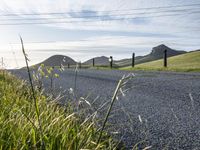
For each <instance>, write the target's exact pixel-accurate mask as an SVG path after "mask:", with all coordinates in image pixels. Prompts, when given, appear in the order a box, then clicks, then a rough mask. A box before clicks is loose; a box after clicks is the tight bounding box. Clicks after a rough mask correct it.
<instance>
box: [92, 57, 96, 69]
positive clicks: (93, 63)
mask: <svg viewBox="0 0 200 150" xmlns="http://www.w3.org/2000/svg"><path fill="white" fill-rule="evenodd" d="M94 65H95V62H94V58H93V59H92V66H93V67H94Z"/></svg>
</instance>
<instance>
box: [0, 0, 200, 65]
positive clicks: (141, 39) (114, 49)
mask: <svg viewBox="0 0 200 150" xmlns="http://www.w3.org/2000/svg"><path fill="white" fill-rule="evenodd" d="M194 4H196V5H194ZM24 23H28V24H24ZM41 23H42V24H41ZM199 23H200V0H190V1H186V0H167V1H166V0H148V1H147V0H101V1H98V0H42V1H41V0H34V1H33V0H15V1H13V0H0V44H1V46H0V52H1V53H0V56H1V57H4V60H5V64H6V67H7V68H17V67H22V66H24V65H25V64H24V60H23V56H22V52H21V47H20V40H19V34H20V35H21V36H22V38H23V39H24V42H25V48H26V50H27V53H28V55H29V58H30V60H31V62H30V63H31V64H35V63H38V62H40V61H42V60H44V59H46V58H48V57H49V56H51V55H54V54H63V55H67V56H70V57H72V58H74V59H75V60H77V61H85V60H87V59H89V58H91V57H94V56H101V55H105V56H110V55H112V56H113V57H114V58H115V59H123V58H127V57H130V56H131V54H132V52H135V53H136V55H145V54H147V53H149V52H150V51H151V49H152V47H154V46H157V45H159V44H166V45H167V46H170V47H171V48H174V49H178V50H187V51H189V50H196V49H199V48H200V40H199V39H200V26H199ZM16 24H21V25H16Z"/></svg>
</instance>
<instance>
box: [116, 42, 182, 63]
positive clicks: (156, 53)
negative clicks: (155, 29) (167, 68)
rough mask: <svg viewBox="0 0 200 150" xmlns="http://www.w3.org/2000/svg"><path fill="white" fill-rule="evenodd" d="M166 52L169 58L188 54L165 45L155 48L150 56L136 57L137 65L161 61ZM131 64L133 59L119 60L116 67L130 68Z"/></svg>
mask: <svg viewBox="0 0 200 150" xmlns="http://www.w3.org/2000/svg"><path fill="white" fill-rule="evenodd" d="M164 50H167V55H168V57H172V56H177V55H181V54H184V53H186V52H185V51H180V50H174V49H171V48H169V47H167V46H166V45H164V44H161V45H158V46H156V47H153V48H152V50H151V52H150V53H149V54H148V55H145V56H137V57H135V64H141V63H146V62H150V61H154V60H159V59H161V58H163V54H164ZM131 63H132V59H123V60H119V61H116V62H115V64H116V65H118V66H121V67H127V66H130V65H131Z"/></svg>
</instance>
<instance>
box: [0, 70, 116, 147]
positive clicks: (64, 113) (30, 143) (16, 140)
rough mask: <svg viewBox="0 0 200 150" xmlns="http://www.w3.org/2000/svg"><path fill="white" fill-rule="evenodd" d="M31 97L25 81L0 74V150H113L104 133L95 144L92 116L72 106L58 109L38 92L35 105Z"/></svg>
mask: <svg viewBox="0 0 200 150" xmlns="http://www.w3.org/2000/svg"><path fill="white" fill-rule="evenodd" d="M31 95H32V94H31V90H30V88H29V85H27V83H26V82H23V81H21V80H19V79H17V78H16V77H14V76H12V75H10V74H8V73H6V74H5V75H3V74H2V73H1V72H0V108H1V111H0V150H6V149H13V150H14V149H21V150H23V149H48V150H51V149H52V150H53V149H58V150H61V149H67V150H76V149H77V150H78V149H115V148H116V144H115V142H113V140H112V139H111V138H110V136H109V135H107V134H106V133H105V132H103V136H102V138H101V141H100V143H99V144H97V140H98V137H99V131H97V129H96V126H95V122H94V120H93V119H94V116H92V117H91V118H86V117H84V115H82V113H81V112H77V111H74V108H73V107H72V106H69V105H68V106H60V105H58V104H57V103H55V102H53V101H51V100H47V98H46V97H45V96H44V95H42V94H41V93H39V92H38V91H36V93H35V96H36V99H37V106H35V105H34V102H33V98H32V96H31ZM36 109H38V111H39V116H37V114H36ZM38 117H39V118H38Z"/></svg>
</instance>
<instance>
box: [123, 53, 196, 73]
mask: <svg viewBox="0 0 200 150" xmlns="http://www.w3.org/2000/svg"><path fill="white" fill-rule="evenodd" d="M121 70H158V71H165V70H166V71H184V72H200V51H195V52H190V53H186V54H182V55H178V56H174V57H170V58H168V67H167V68H164V67H163V59H161V60H157V61H152V62H148V63H142V64H139V65H136V66H135V67H134V68H132V67H124V68H121Z"/></svg>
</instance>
